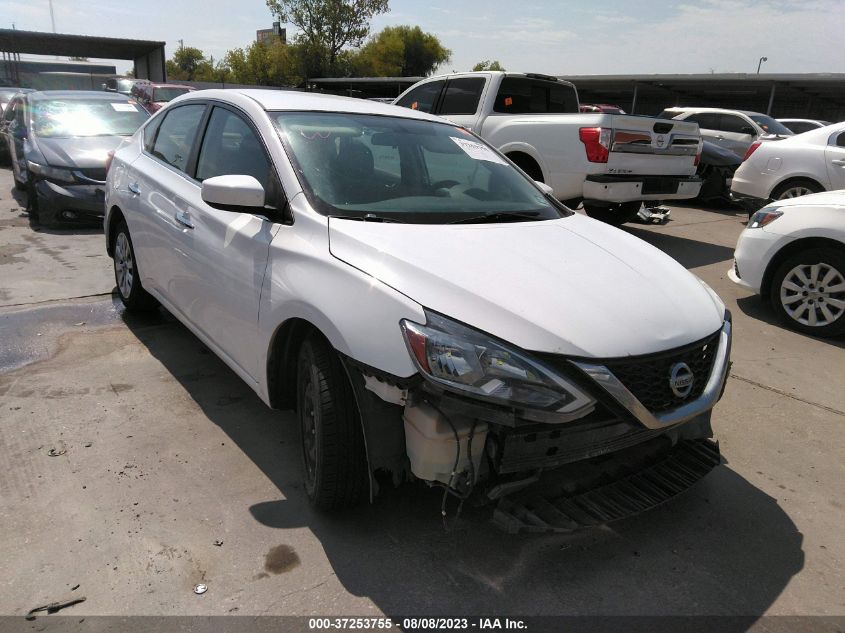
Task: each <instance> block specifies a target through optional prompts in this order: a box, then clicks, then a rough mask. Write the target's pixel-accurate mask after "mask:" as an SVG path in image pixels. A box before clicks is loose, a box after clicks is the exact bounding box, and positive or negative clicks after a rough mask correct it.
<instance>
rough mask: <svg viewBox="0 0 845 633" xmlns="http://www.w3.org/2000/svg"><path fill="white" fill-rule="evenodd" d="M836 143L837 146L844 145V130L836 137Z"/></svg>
mask: <svg viewBox="0 0 845 633" xmlns="http://www.w3.org/2000/svg"><path fill="white" fill-rule="evenodd" d="M836 145H837V146H838V147H845V132H840V133H839V136H837V137H836Z"/></svg>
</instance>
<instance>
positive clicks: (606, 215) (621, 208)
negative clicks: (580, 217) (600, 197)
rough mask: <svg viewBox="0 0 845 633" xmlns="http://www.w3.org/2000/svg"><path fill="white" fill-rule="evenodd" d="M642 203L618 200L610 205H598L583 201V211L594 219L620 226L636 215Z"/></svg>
mask: <svg viewBox="0 0 845 633" xmlns="http://www.w3.org/2000/svg"><path fill="white" fill-rule="evenodd" d="M641 206H642V203H641V202H639V201H637V202H620V203H618V204H612V205H610V206H599V205H594V204H587V203H586V202H585V203H584V212H585V213H586V214H587V215H588V216H590V217H591V218H593V219H595V220H600V221H601V222H605V223H607V224H611V225H613V226H622V225H623V224H625V222H630V221H631V220H633V219H634V218H636V217H637V213H639V210H640V207H641Z"/></svg>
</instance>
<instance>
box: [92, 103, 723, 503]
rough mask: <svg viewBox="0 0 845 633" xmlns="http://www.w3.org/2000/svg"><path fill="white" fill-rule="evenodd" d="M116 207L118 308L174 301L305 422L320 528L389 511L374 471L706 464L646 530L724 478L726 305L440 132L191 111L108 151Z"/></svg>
mask: <svg viewBox="0 0 845 633" xmlns="http://www.w3.org/2000/svg"><path fill="white" fill-rule="evenodd" d="M106 210H107V214H106V220H105V233H106V240H107V242H106V243H107V249H108V253H109V254H110V255H111V256H112V257H113V258H114V269H115V278H116V282H117V288H118V290H119V293H120V297H121V299H122V300H123V302H124V304H125V305H126V306H127V307H128V308H129V309H133V310H134V309H146V308H150V307H152V306H155V304H156V303H161V304H163V305H164V306H165V307H166V308H167V309H168V310H169V311H170V312H172V313H173V314H174V315H175V316H176V317H177V318H178V319H179V320H180V321H182V322H183V323H184V324H185V325H186V326H187V327H188V328H189V329H190V330H191V331H193V332H194V333H195V334H196V335H197V336H198V337H199V338H200V339H201V340H202V341H203V342H204V343H205V344H206V345H208V346H209V347H210V348H211V349H212V350H213V351H214V352H215V353H216V354H217V355H218V356H219V357H220V358H221V359H222V360H223V361H224V362H225V363H226V364H227V365H229V367H231V368H232V370H233V371H234V372H235V373H236V374H237V375H238V376H240V377H241V378H242V379H243V380H244V381H246V383H247V384H248V385H249V386H250V387H251V388H252V389H254V390H255V391H256V393H257V394H258V395H259V396H260V398H261V399H262V400H263V401H264V402H265V403H266V404H267V405H268V406H270V407H274V408H292V409H295V410H296V414H297V417H298V420H299V424H300V427H301V431H302V461H303V464H304V473H305V475H304V477H305V490H306V492H307V495H308V497H309V498H310V500H311V501H312V502H313V503H314V504H316V505H317V506H318V507H322V508H335V507H339V506H344V505H349V504H352V503H355V502H357V501H359V500H360V499H361V498H362V497H366V496H367V494H368V493H369V494H371V495H372V494H375V491H376V489H377V488H376V486H377V484H376V482H377V479H376V475H377V474H378V473H380V472H389V473H392V474H393V480H394V481H397V482H398V481H402V480H404V479H407V478H408V477H410V476H412V475H413V476H415V477H418V478H420V479H423V480H426V481H428V482H432V483H437V484H438V485H440V486H442V487H444V488H445V489H446V490H447V492H450V493H452V494H455V495H458V496H460V497H461V498H464V497H465V496H466V495H467V494H468V493H469V491H471V490H472V489H473V487H476V486H477V487H478V490H481V489H482V488H483V487H485V486H486V487H489V488H490V489H491V490H497V491H498V492H496V493H495V494H496V495H499V496H501V495H504V494H505V491H508V490H511V489H514V488H517V487H519V486H520V485H527V484H525V483H520V482H529V483H530V482H533V481H535V480H536V476H537V474H538V472H539V471H541V470H547V469H552V468H555V467H557V466H561V465H563V464H572V463H575V462H577V463H584V464H589V467H590V468H593V469H595V468H601V469H604V470H605V471H606V473H607V474H608V475H610V473H611V465H610V464H611V463H612V462H607V461H603V462H601V465H597V463H594V462H595V460H593V461H592V462H591V461H590V460H592V459H593V458H594V457H596V456H598V455H602V454H606V453H612V452H616V451H623V452H624V449H629V448H631V447H634V446H636V449H637V450H638V451H640V453H638V454H639V455H640V457H642V456H643V455H649V456H650V457H649V459H650V460H651V462H650V463H651V464H652V465H654V463H656V462H655V460H656V461H660V460H661V459H663V458H664V457H665V456H666V452H667V451H673V450H682V448H683V447H685V448H683V450H684V451H687V452H690V451H692V452H693V453H694V454H695V455H697V457H695V458H691V460H688V461H687V462H684V463H686V464H687V466H685V468H686V467H688V470H689V472H687V473H686V475H682V476H679V477H678V478H676V480H673V481H674V483H673V484H672V485H671V486H668V487H666V488H665V489H660V490H658V493H659V494H656V496H649V495H647V494H646V495H643V496H642V497H641V498H639V500H638V501H636V503H634V502H632V506H631V507H632V508H633V507H636V506H637V505H638V504H639V507H640V509H642V505H643V504H646V501H647V500H649V499H651V500H652V501H653V502H658V501H659V500H660V497H661V495H663V493H666V494H668V493H669V492H672V491H677V490H679V489H680V488H683V487H684V486H680V488H679V484H678V482H680V481H682V482H685V485H688V484H689V483H691V481H693V480H694V479H695V478H696V476H697V475H696V472H697V473H698V475H701V474H702V472H701V469H702V464H704V465H709V468H712V467H713V465H715V464H716V463H718V453H717V451H716V449H715V448H714V446H715V445H714V444H712V443H708V442H706V441H705V440H704V439H703V438H708V437H710V435H711V433H712V432H711V429H710V413H711V409H712V407H713V406H714V404H715V403H716V401H717V400H718V398H719V397H720V395H721V392H722V389H723V386H724V381H725V377H726V371H727V367H728V360H729V353H730V344H731V322H730V315H729V314H728V313H727V312H726V310H725V306H724V304H723V303H722V302H721V301H720V300H719V298H718V296H716V295H715V293H714V292H713V291H712V290H710V289H709V288H708V287H707V286H706V285H705V284H704V283H703V282H701V281H700V280H699V279H697V278H696V277H695V276H694V275H692V274H690V273H689V272H687V271H686V270H685V269H684V268H683V267H681V266H680V265H679V264H678V263H677V262H675V261H674V260H673V259H671V258H670V257H668V256H667V255H665V254H663V253H662V252H660V251H659V250H657V249H656V248H653V247H651V246H649V245H648V244H646V243H645V242H643V241H641V240H639V239H637V238H635V237H633V236H631V235H628V234H627V233H624V232H622V231H620V230H618V229H615V228H613V227H610V226H607V225H606V224H602V223H600V222H596V221H594V220H591V219H589V218H586V217H584V216H581V215H577V214H574V213H573V212H571V211H570V210H569V209H567V208H566V207H564V206H563V205H562V204H560V203H558V202H557V201H556V200H554V199H553V198H552V197H551V196H550V195H548V193H547V192H546V191H545V190H544V189H543V188H542V187H540V186H539V185H537V184H536V183H535V182H533V181H532V180H530V179H529V178H527V177H526V176H525V175H524V174H523V173H522V172H520V171H519V170H517V169H515V168H514V167H513V166H512V165H511V164H510V163H509V162H508V161H507V160H505V159H504V158H503V157H502V156H501V154H499V153H498V152H496V151H495V150H494V149H492V148H491V147H490V146H488V145H487V144H485V143H484V142H483V141H482V140H480V139H479V138H478V137H477V136H475V135H473V134H471V133H470V132H468V131H467V130H465V129H462V128H460V127H458V126H456V125H453V124H451V123H449V122H447V121H444V120H442V119H438V118H436V117H434V116H432V115H429V114H424V113H421V112H414V111H412V110H408V109H402V108H397V107H394V106H391V105H383V104H379V103H374V102H371V101H365V100H360V99H347V98H342V97H333V96H327V95H314V94H310V93H294V92H279V91H274V90H267V91H262V90H206V91H198V92H194V93H192V94H189V95H185V96H181V97H178V98H177V99H174V100H173V101H172V102H171V103H170V104H169V105H168V106H167V107H166V108H164V109H163V110H162V111H161V112H159V113H157V114H156V115H155V116H154V117H152V118H151V119H150V120H149V122H148V124H146V125H145V126H144V127H143V128H141V129H140V130H139V132H138V133H137V134H136V135H135V136H134V137H133V138H132V139H131V141H129V142H128V143H127V144H125V145H124V146H123V147H121V148H119V149H118V150H117V151H116V153H115V155H114V159H113V163H112V165H111V168H110V170H109V174H108V186H107V194H106ZM632 450H633V449H632ZM690 454H692V453H690ZM661 456H662V457H661ZM629 459H632V458H631V456H630V455H629ZM631 463H633V462H631ZM661 463H662V462H661ZM673 463H674V462H673ZM629 467H630V463H629ZM665 467H666V468H670V466H665ZM585 468H587V466H585ZM690 469H691V470H690ZM658 471H659V469H658ZM705 471H706V470H705ZM614 472H617V471H614ZM656 472H657V471H656ZM690 472H692V473H693V475H692V476H691V475H690ZM617 474H618V472H617ZM690 477H691V478H690ZM626 481H627V480H626ZM515 482H516V483H515ZM505 483H507V484H508V485H507V486H505V487H504V488H502V486H503V485H504V484H505ZM620 485H622V484H620ZM643 485H646V484H643ZM661 490H663V492H661ZM629 493H630V489H629ZM490 494H494V493H490ZM664 496H665V495H664ZM491 498H492V497H491ZM616 507H617V509H618V506H616ZM608 512H609V513H610V514H612V513H611V512H610V510H608ZM561 516H562V515H561Z"/></svg>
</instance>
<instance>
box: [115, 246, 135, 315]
mask: <svg viewBox="0 0 845 633" xmlns="http://www.w3.org/2000/svg"><path fill="white" fill-rule="evenodd" d="M114 275H115V280H116V281H117V287H118V290H120V294H121V296H123V298H124V299H128V298H129V295H130V294H132V283H133V282H134V281H135V262H134V261H132V249H131V248H130V246H129V239H128V238H127V237H126V233H120V234H118V236H117V240H116V241H115V244H114Z"/></svg>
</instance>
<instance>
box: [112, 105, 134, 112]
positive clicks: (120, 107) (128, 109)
mask: <svg viewBox="0 0 845 633" xmlns="http://www.w3.org/2000/svg"><path fill="white" fill-rule="evenodd" d="M111 107H112V108H114V109H115V110H117V111H118V112H136V111H137V110H136V108H135V104H134V103H112V104H111Z"/></svg>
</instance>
